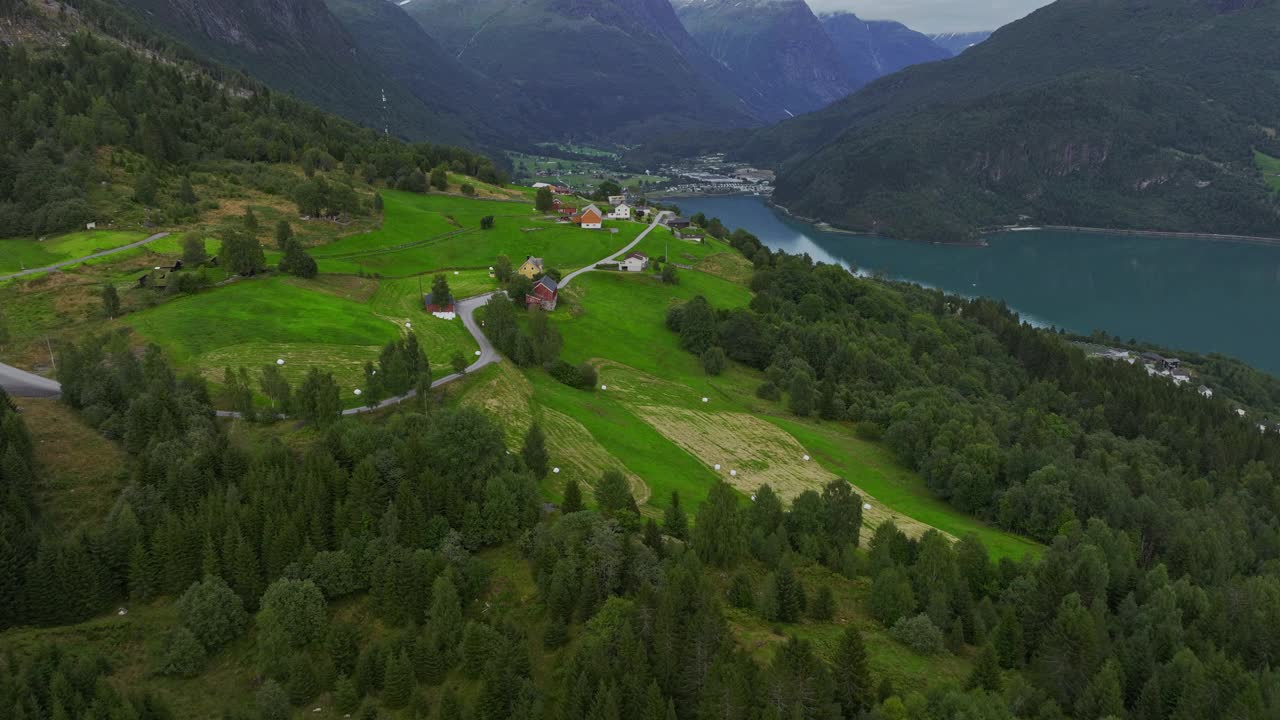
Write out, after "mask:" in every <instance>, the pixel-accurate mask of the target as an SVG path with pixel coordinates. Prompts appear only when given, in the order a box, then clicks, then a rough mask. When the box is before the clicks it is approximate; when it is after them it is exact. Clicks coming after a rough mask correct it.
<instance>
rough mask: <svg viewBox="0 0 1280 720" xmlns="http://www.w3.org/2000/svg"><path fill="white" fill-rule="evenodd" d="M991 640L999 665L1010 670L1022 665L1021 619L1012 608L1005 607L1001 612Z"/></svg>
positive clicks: (1023, 653)
mask: <svg viewBox="0 0 1280 720" xmlns="http://www.w3.org/2000/svg"><path fill="white" fill-rule="evenodd" d="M993 642H994V644H995V647H996V652H997V654H998V655H999V656H1000V667H1003V668H1006V669H1010V670H1012V669H1016V668H1019V667H1022V663H1023V660H1024V659H1025V658H1026V647H1025V645H1024V644H1023V634H1022V621H1020V620H1019V619H1018V616H1017V614H1016V613H1014V611H1013V608H1008V607H1006V608H1005V609H1004V611H1003V612H1002V613H1001V615H1000V624H999V625H997V626H996V632H995V638H994V639H993Z"/></svg>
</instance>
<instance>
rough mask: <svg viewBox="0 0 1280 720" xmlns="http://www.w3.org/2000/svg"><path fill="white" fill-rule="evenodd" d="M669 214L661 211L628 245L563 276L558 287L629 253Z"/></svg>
mask: <svg viewBox="0 0 1280 720" xmlns="http://www.w3.org/2000/svg"><path fill="white" fill-rule="evenodd" d="M670 214H671V213H670V212H668V211H666V210H663V211H662V212H660V213H658V214H657V215H655V216H653V222H651V223H649V227H647V228H645V229H644V231H643V232H641V233H640V234H639V235H637V236H636V239H635V240H632V241H631V243H630V244H629V245H627V246H626V247H624V248H622V249H621V250H619V251H618V252H616V253H614V254H612V255H610V256H609V257H607V258H604V259H603V260H597V261H596V262H593V263H591V264H590V265H588V266H586V267H584V268H581V269H579V270H574V271H573V272H571V273H569V274H568V275H565V276H564V277H563V278H560V287H565V286H567V285H568V284H569V283H570V281H572V280H573V279H574V278H576V277H578V276H579V275H581V274H582V273H585V272H591V271H592V270H595V269H596V265H599V264H601V263H607V262H613V261H615V260H617V259H618V258H619V257H621V256H622V255H624V254H626V253H629V252H631V248H633V247H635V246H637V245H639V244H640V241H641V240H644V239H645V236H647V235H648V234H649V233H650V232H652V231H653V229H654V228H656V227H658V225H659V224H660V223H661V222H662V219H663V218H664V217H666V216H668V215H670Z"/></svg>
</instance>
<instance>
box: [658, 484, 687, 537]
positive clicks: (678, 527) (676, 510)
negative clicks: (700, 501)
mask: <svg viewBox="0 0 1280 720" xmlns="http://www.w3.org/2000/svg"><path fill="white" fill-rule="evenodd" d="M662 530H663V531H664V532H665V533H666V534H667V535H670V536H671V537H673V538H676V539H677V540H688V539H689V518H688V517H687V516H686V515H685V514H684V508H683V507H681V506H680V493H679V492H678V491H676V490H672V491H671V503H670V504H668V505H667V509H666V510H664V511H663V513H662Z"/></svg>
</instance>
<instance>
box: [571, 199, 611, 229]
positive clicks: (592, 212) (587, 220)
mask: <svg viewBox="0 0 1280 720" xmlns="http://www.w3.org/2000/svg"><path fill="white" fill-rule="evenodd" d="M573 221H574V222H575V223H577V224H578V225H579V226H581V227H582V229H583V230H599V229H600V228H602V227H604V214H603V213H601V212H600V208H598V207H596V206H595V205H588V206H587V207H585V208H584V209H583V210H582V212H581V213H579V214H577V215H574V216H573Z"/></svg>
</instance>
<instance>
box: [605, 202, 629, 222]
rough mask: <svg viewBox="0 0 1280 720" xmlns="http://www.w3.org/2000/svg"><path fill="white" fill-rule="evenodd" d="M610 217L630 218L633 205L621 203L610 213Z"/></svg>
mask: <svg viewBox="0 0 1280 720" xmlns="http://www.w3.org/2000/svg"><path fill="white" fill-rule="evenodd" d="M609 217H610V218H612V219H614V220H630V219H631V206H630V205H628V204H626V203H621V204H620V205H618V206H617V207H615V208H614V209H613V210H612V211H611V212H610V213H609Z"/></svg>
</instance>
